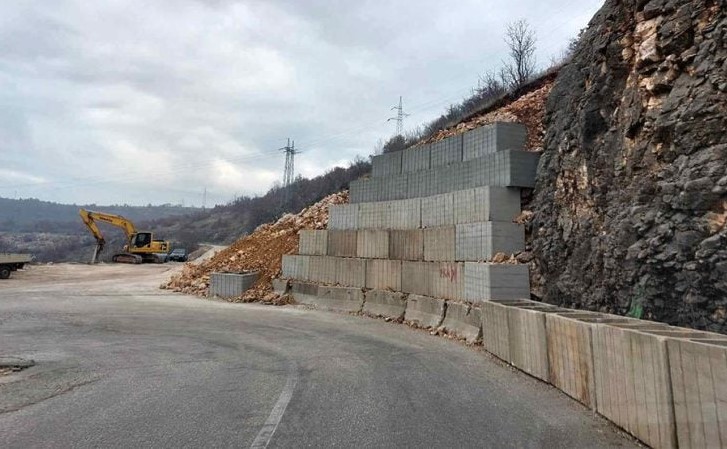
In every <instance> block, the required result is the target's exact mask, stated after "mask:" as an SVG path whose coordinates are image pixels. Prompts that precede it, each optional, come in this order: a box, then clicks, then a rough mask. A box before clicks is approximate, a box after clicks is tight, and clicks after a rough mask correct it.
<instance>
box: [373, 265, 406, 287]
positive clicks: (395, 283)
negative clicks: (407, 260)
mask: <svg viewBox="0 0 727 449" xmlns="http://www.w3.org/2000/svg"><path fill="white" fill-rule="evenodd" d="M401 264H402V262H401V261H400V260H387V259H372V260H367V261H366V288H372V289H377V290H393V291H401V290H402V288H401Z"/></svg>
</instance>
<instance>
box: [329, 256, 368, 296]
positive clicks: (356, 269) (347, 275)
mask: <svg viewBox="0 0 727 449" xmlns="http://www.w3.org/2000/svg"><path fill="white" fill-rule="evenodd" d="M333 260H335V262H336V282H337V283H338V284H339V285H345V286H349V287H359V288H364V287H366V259H353V258H343V257H339V258H335V259H333Z"/></svg>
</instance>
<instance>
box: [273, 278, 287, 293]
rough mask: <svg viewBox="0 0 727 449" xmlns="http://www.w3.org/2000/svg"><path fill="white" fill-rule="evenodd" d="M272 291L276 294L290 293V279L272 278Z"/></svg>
mask: <svg viewBox="0 0 727 449" xmlns="http://www.w3.org/2000/svg"><path fill="white" fill-rule="evenodd" d="M272 284H273V291H274V292H275V293H277V294H278V295H280V296H282V295H287V294H289V293H290V281H289V280H287V279H273V280H272Z"/></svg>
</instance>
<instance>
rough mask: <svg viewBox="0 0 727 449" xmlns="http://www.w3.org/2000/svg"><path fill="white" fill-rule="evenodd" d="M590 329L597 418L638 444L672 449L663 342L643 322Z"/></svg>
mask: <svg viewBox="0 0 727 449" xmlns="http://www.w3.org/2000/svg"><path fill="white" fill-rule="evenodd" d="M644 325H645V326H644V327H643V328H642V327H639V326H634V325H631V324H603V325H596V326H595V327H594V328H593V329H592V339H593V343H592V350H593V364H594V373H595V377H596V379H595V385H596V408H597V410H598V413H600V414H601V415H603V416H605V417H606V418H608V419H609V420H611V421H613V422H614V423H616V424H617V425H618V426H619V427H622V428H623V429H624V430H626V431H627V432H629V433H631V434H632V435H634V436H635V437H637V438H638V439H640V440H641V441H643V442H644V443H646V444H648V445H649V446H652V447H658V448H675V447H677V442H676V426H675V422H674V408H673V396H672V387H671V381H670V371H669V358H668V353H667V347H666V340H667V339H668V338H669V337H665V336H660V335H658V332H659V331H658V330H653V329H654V327H653V326H652V325H651V324H648V322H644Z"/></svg>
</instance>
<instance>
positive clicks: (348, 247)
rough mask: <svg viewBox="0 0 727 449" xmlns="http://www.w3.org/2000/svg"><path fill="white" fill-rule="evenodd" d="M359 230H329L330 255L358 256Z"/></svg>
mask: <svg viewBox="0 0 727 449" xmlns="http://www.w3.org/2000/svg"><path fill="white" fill-rule="evenodd" d="M357 245H358V232H357V231H328V255H329V256H338V257H356V249H357Z"/></svg>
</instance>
